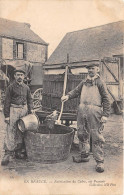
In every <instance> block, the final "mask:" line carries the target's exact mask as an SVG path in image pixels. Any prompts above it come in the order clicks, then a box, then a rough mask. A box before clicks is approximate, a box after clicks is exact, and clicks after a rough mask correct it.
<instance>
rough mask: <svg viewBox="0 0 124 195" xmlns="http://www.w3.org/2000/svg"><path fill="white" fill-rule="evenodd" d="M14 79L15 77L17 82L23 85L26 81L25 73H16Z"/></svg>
mask: <svg viewBox="0 0 124 195" xmlns="http://www.w3.org/2000/svg"><path fill="white" fill-rule="evenodd" d="M14 77H15V80H16V82H18V83H21V82H23V80H24V73H22V72H16V73H15V74H14Z"/></svg>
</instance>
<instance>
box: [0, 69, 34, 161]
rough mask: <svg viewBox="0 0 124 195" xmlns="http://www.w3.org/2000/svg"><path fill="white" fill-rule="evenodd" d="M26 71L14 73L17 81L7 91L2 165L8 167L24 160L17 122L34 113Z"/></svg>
mask: <svg viewBox="0 0 124 195" xmlns="http://www.w3.org/2000/svg"><path fill="white" fill-rule="evenodd" d="M24 77H25V71H24V70H22V69H16V70H15V71H14V78H15V81H14V82H13V83H12V84H10V85H9V87H8V88H7V91H6V97H5V103H4V116H5V122H6V124H7V128H6V136H5V141H4V150H5V153H4V157H3V159H2V162H1V165H7V164H8V163H9V162H10V161H11V160H13V158H15V157H17V158H24V157H25V149H24V140H23V133H21V131H19V130H18V128H17V123H16V122H17V120H18V119H19V118H21V117H23V116H25V115H27V114H30V113H31V112H32V98H31V92H30V89H29V87H28V86H27V85H26V84H24V82H23V80H24Z"/></svg>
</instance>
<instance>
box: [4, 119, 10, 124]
mask: <svg viewBox="0 0 124 195" xmlns="http://www.w3.org/2000/svg"><path fill="white" fill-rule="evenodd" d="M9 120H10V119H9V117H7V118H5V123H6V124H8V125H9Z"/></svg>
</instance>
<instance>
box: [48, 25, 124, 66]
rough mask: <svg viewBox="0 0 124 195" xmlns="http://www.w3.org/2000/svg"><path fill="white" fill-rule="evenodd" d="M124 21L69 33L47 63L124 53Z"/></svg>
mask: <svg viewBox="0 0 124 195" xmlns="http://www.w3.org/2000/svg"><path fill="white" fill-rule="evenodd" d="M123 37H124V21H119V22H114V23H110V24H105V25H102V26H97V27H93V28H88V29H84V30H79V31H74V32H69V33H67V34H66V35H65V36H64V38H63V39H62V41H61V42H60V44H59V45H58V46H57V48H56V49H55V51H54V52H53V53H52V55H51V56H50V57H49V59H48V61H47V62H46V67H47V65H53V64H62V63H66V62H67V53H68V54H69V61H70V63H71V62H80V61H87V60H92V59H101V58H103V57H110V56H112V55H116V54H117V55H120V54H122V53H123V48H124V46H123Z"/></svg>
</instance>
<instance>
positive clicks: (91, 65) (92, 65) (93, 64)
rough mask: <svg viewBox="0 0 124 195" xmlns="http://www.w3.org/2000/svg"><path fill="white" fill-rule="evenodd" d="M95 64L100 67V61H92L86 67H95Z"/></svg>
mask: <svg viewBox="0 0 124 195" xmlns="http://www.w3.org/2000/svg"><path fill="white" fill-rule="evenodd" d="M94 66H97V67H99V63H91V64H88V65H87V66H86V68H90V67H94Z"/></svg>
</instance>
